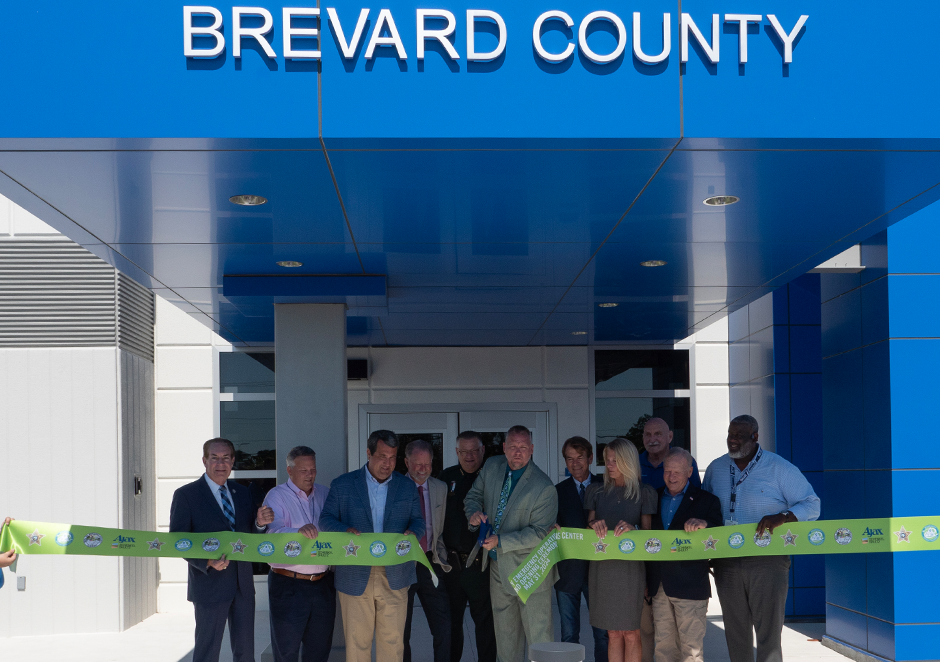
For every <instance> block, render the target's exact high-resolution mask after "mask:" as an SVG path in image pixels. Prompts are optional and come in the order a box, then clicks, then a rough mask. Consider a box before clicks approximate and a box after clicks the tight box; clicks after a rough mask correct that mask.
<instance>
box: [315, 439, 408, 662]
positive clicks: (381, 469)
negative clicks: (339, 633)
mask: <svg viewBox="0 0 940 662" xmlns="http://www.w3.org/2000/svg"><path fill="white" fill-rule="evenodd" d="M366 445H367V450H366V456H367V457H368V462H366V465H365V466H364V467H362V468H361V469H357V470H356V471H350V472H349V473H346V474H343V475H342V476H340V477H339V478H336V479H335V480H334V481H333V482H332V483H331V484H330V493H329V495H328V496H327V498H326V503H324V504H323V511H322V512H321V513H320V530H321V531H345V532H347V533H349V534H350V539H349V546H348V549H347V553H350V550H352V553H354V554H357V555H358V554H360V553H370V552H371V553H373V554H375V552H374V551H372V550H373V546H372V544H371V543H372V540H371V539H370V537H369V536H368V534H370V533H404V534H406V535H407V534H414V536H415V537H417V538H419V539H420V538H421V536H422V535H424V530H425V525H424V519H423V518H422V516H421V501H420V500H419V498H418V489H417V488H416V487H415V484H414V482H413V481H411V480H409V479H407V478H405V477H404V476H402V475H401V474H400V473H398V472H397V471H395V464H396V461H397V459H398V437H397V436H395V433H394V432H391V431H389V430H376V431H375V432H373V433H372V434H371V435H369V440H368V442H367V444H366ZM377 549H382V548H381V547H379V548H377ZM390 551H391V550H387V551H385V550H382V553H389V552H390ZM335 575H336V577H335V578H336V591H337V594H338V596H339V605H340V609H341V610H342V613H343V634H345V636H346V662H370V661H371V659H372V638H373V635H375V655H376V659H377V660H381V661H382V662H396V661H397V662H401V660H402V656H403V655H404V650H405V642H404V630H405V619H406V617H407V616H408V587H410V586H411V585H412V584H414V583H415V582H416V581H417V575H416V573H415V562H414V561H407V562H405V563H399V564H396V565H390V566H353V565H341V566H337V567H336V570H335Z"/></svg>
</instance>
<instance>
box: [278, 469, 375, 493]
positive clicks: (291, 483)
mask: <svg viewBox="0 0 940 662" xmlns="http://www.w3.org/2000/svg"><path fill="white" fill-rule="evenodd" d="M366 471H368V469H366ZM287 486H288V487H289V488H290V491H291V492H293V493H294V494H296V495H297V497H298V498H300V499H311V498H313V495H314V494H316V492H317V486H316V484H315V483H314V485H313V489H312V490H310V495H309V496H308V495H307V493H306V492H304V491H303V490H302V489H300V488H299V487H297V486H296V485H294V481H293V480H291V479H290V478H288V479H287Z"/></svg>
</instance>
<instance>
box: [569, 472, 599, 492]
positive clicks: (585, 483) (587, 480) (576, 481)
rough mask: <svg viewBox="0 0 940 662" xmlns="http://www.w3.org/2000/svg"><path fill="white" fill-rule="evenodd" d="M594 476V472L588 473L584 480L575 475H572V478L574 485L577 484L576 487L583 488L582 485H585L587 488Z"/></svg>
mask: <svg viewBox="0 0 940 662" xmlns="http://www.w3.org/2000/svg"><path fill="white" fill-rule="evenodd" d="M593 478H594V476H593V475H592V474H588V477H587V478H585V479H584V480H583V481H581V480H578V479H577V478H575V477H574V476H572V477H571V480H573V481H574V486H575V488H577V489H581V486H582V485H584V489H587V488H588V486H589V485H590V484H591V480H592V479H593Z"/></svg>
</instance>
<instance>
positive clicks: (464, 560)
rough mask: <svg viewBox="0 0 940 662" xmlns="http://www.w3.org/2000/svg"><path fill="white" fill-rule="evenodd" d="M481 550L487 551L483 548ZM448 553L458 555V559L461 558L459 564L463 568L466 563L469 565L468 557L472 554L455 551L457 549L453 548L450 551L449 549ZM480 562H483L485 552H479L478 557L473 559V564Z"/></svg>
mask: <svg viewBox="0 0 940 662" xmlns="http://www.w3.org/2000/svg"><path fill="white" fill-rule="evenodd" d="M481 551H485V550H481ZM448 554H450V555H451V556H456V557H457V558H458V559H460V563H459V565H460V567H461V568H464V567H466V565H467V559H468V558H470V554H464V553H463V552H458V551H455V550H453V549H452V550H449V551H448ZM478 563H483V554H482V553H481V554H477V557H476V558H475V559H473V565H476V564H478Z"/></svg>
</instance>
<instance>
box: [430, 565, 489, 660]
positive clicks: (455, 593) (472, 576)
mask: <svg viewBox="0 0 940 662" xmlns="http://www.w3.org/2000/svg"><path fill="white" fill-rule="evenodd" d="M483 554H486V550H482V551H481V552H480V554H479V555H478V556H477V558H476V561H474V563H473V565H471V566H470V567H469V568H464V565H465V564H466V555H459V554H457V553H456V552H451V553H450V558H449V560H448V563H450V564H451V571H450V572H446V573H444V575H443V577H442V579H443V583H444V586H445V587H446V588H447V595H448V598H449V599H450V623H451V626H450V661H451V662H460V658H461V657H462V656H463V615H464V611H465V610H466V608H467V603H468V602H469V603H470V617H471V618H472V619H473V625H474V629H475V630H476V643H477V656H478V659H479V662H495V661H496V631H495V630H494V628H493V605H492V604H491V603H490V569H489V567H487V568H486V570H481V567H482V563H481V561H482V558H483Z"/></svg>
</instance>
